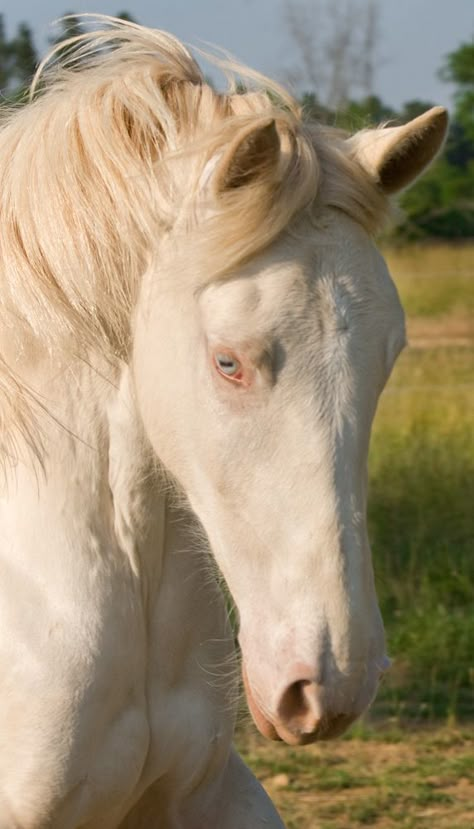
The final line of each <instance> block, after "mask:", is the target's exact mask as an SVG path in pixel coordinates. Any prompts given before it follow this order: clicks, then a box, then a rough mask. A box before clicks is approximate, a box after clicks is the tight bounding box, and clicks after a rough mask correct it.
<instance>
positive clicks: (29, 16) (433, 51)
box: [0, 0, 474, 107]
mask: <svg viewBox="0 0 474 829" xmlns="http://www.w3.org/2000/svg"><path fill="white" fill-rule="evenodd" d="M284 2H285V0H91V2H88V0H71V1H70V2H69V0H40V2H35V3H32V2H31V0H30V1H29V2H28V0H3V2H2V3H1V5H0V11H1V12H2V13H3V15H4V19H5V23H6V28H7V33H8V35H9V36H12V35H13V34H14V30H15V28H16V26H17V24H18V23H19V22H20V21H27V22H28V23H30V25H31V26H32V28H33V31H34V33H35V36H36V39H37V44H38V46H39V47H40V48H42V49H44V46H45V44H46V41H47V36H48V25H49V23H50V22H51V21H52V20H54V19H56V18H58V17H60V16H61V15H62V14H64V13H65V12H67V11H69V10H73V11H75V12H101V13H103V14H116V13H118V12H121V11H124V10H126V11H128V12H130V13H131V14H132V15H133V16H134V17H135V19H137V20H138V22H139V23H143V24H144V25H147V26H153V27H156V28H160V29H165V30H167V31H170V32H172V33H173V34H175V35H177V36H178V37H179V38H180V39H181V40H184V41H185V42H186V43H188V44H189V43H190V44H195V45H196V46H201V47H202V46H203V45H204V44H205V43H206V42H207V43H212V44H215V45H218V46H221V47H223V48H225V49H227V50H229V51H230V52H231V53H232V54H233V55H234V56H235V57H237V58H238V59H239V60H240V61H241V62H243V63H245V64H247V65H249V66H251V67H253V68H254V69H258V70H259V71H261V72H264V73H265V74H267V75H269V76H271V77H273V78H276V79H277V80H280V81H281V80H283V81H284V80H285V77H286V74H287V72H288V70H289V69H290V68H291V66H292V65H294V64H295V61H296V55H295V47H294V46H293V45H292V43H291V40H290V38H289V37H288V33H287V28H286V24H285V20H284V14H283V5H284ZM307 2H311V0H307ZM333 2H334V3H336V2H338V0H333ZM380 12H381V16H380V46H379V56H380V60H379V66H378V70H377V76H376V81H375V92H376V93H377V94H378V95H379V96H380V97H381V98H382V100H383V101H384V102H386V103H387V104H390V105H391V106H393V107H398V106H400V104H401V103H402V102H403V101H407V100H413V99H414V98H419V99H422V100H426V101H432V102H433V103H436V104H443V105H445V106H450V105H451V103H452V99H451V94H452V89H450V87H449V85H447V84H445V83H442V82H441V81H440V80H439V78H438V77H437V74H436V73H437V70H438V69H439V67H440V65H441V63H442V62H443V58H444V56H445V55H446V54H447V53H448V52H451V51H453V50H454V49H456V48H457V47H458V46H459V44H460V43H461V42H466V41H469V40H472V38H473V36H474V0H380Z"/></svg>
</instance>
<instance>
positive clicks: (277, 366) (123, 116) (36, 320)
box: [0, 20, 446, 829]
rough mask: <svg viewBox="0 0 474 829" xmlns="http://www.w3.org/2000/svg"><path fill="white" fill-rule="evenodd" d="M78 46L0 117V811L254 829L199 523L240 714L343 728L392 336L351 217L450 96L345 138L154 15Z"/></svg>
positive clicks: (370, 643)
mask: <svg viewBox="0 0 474 829" xmlns="http://www.w3.org/2000/svg"><path fill="white" fill-rule="evenodd" d="M81 44H82V45H81ZM76 46H78V49H79V52H78V57H76V59H75V62H74V61H71V60H68V58H67V57H66V59H64V58H63V65H62V68H61V67H58V66H57V64H56V65H54V66H53V68H52V69H50V70H48V69H46V70H42V71H41V73H40V87H41V89H40V90H39V94H38V95H37V96H36V98H35V99H34V100H33V101H32V102H31V103H30V104H28V105H27V106H25V107H23V108H20V109H18V110H17V111H15V112H12V113H10V114H9V115H8V116H6V117H5V119H4V124H3V128H2V131H1V133H0V251H1V256H0V286H1V290H0V303H1V308H0V319H1V327H0V348H1V351H0V354H1V364H0V378H1V382H0V389H1V391H2V402H1V413H2V452H3V457H4V489H3V494H2V500H1V507H0V512H1V519H0V527H1V536H0V538H1V543H0V585H1V591H0V625H1V627H0V630H1V646H0V647H1V650H0V664H1V672H0V743H1V747H0V829H79V827H80V829H112V827H113V828H114V829H115V828H116V827H121V829H139V828H140V827H143V828H144V829H257V827H260V826H261V827H263V826H265V827H272V829H277V827H281V826H282V823H281V821H280V818H279V817H278V816H277V814H276V811H275V810H274V807H273V806H272V804H271V803H270V801H269V800H268V798H267V796H266V795H265V793H264V791H263V789H262V788H261V787H260V785H259V784H258V783H257V781H256V780H255V778H254V777H253V775H252V774H251V772H250V771H249V769H247V768H246V766H245V765H244V764H243V762H242V761H241V760H240V758H239V757H238V755H237V754H236V753H235V752H234V750H233V749H232V747H231V743H232V734H233V726H234V713H233V702H232V699H233V692H234V679H233V671H232V664H231V663H232V659H233V650H234V649H233V640H232V635H231V632H230V629H229V625H228V622H227V620H226V610H225V604H224V600H223V598H222V595H221V593H220V590H219V588H218V587H217V584H216V581H215V579H214V578H213V577H212V576H211V575H210V570H209V566H208V563H209V562H208V557H207V543H206V537H207V538H208V539H209V541H210V547H211V549H212V556H213V557H214V558H215V560H216V561H217V564H218V566H219V568H220V570H221V572H222V574H223V576H224V577H225V580H226V582H227V584H228V587H229V590H230V592H231V594H232V596H233V599H234V601H235V603H236V606H237V608H238V611H239V617H240V633H239V640H240V646H241V652H242V665H243V677H244V684H245V689H246V694H247V699H248V703H249V707H250V710H251V712H252V714H253V717H254V719H255V722H256V724H257V726H258V727H259V729H260V730H261V731H262V733H263V734H265V735H267V736H268V737H271V738H274V739H283V740H285V741H286V742H287V743H290V744H302V743H306V742H309V741H312V740H315V739H318V738H326V737H332V736H334V735H336V734H339V733H340V732H341V731H343V729H344V728H345V727H346V726H347V725H348V724H349V723H350V722H352V721H353V720H354V718H356V717H358V716H359V715H360V714H361V712H362V711H364V709H365V708H366V707H367V706H368V704H369V703H370V701H371V699H372V698H373V696H374V693H375V690H376V687H377V682H378V679H379V676H380V674H381V672H383V671H384V669H385V668H386V665H387V658H386V655H385V645H384V634H383V627H382V622H381V619H380V614H379V610H378V606H377V599H376V595H375V590H374V582H373V574H372V565H371V558H370V551H369V544H368V540H367V532H366V519H365V513H366V498H367V484H366V480H367V476H366V461H367V449H368V443H369V433H370V428H371V422H372V418H373V416H374V412H375V408H376V403H377V398H378V396H379V394H380V392H381V390H382V388H383V386H384V383H385V382H386V380H387V377H388V375H389V373H390V370H391V368H392V366H393V363H394V360H395V358H396V357H397V354H398V352H399V351H400V349H401V348H402V347H403V344H404V338H405V334H404V321H403V313H402V309H401V307H400V303H399V300H398V297H397V292H396V290H395V288H394V286H393V284H392V282H391V280H390V277H389V275H388V272H387V269H386V267H385V264H384V262H383V259H382V258H381V256H380V255H379V254H378V253H377V251H376V249H375V247H374V245H373V243H372V239H371V237H372V235H373V233H374V232H375V231H376V230H377V229H379V228H380V226H381V225H382V223H383V220H384V217H385V216H386V214H387V211H388V208H389V198H388V196H390V195H391V194H392V193H395V192H397V191H398V190H400V189H401V188H402V187H404V186H406V185H408V184H409V183H410V182H411V181H412V180H413V179H414V178H415V177H416V176H417V175H419V174H420V173H421V172H422V170H423V169H424V168H425V167H426V165H427V164H428V163H429V162H430V161H431V160H432V158H433V157H434V156H435V154H436V152H437V151H438V149H439V147H440V145H441V143H442V141H443V137H444V134H445V130H446V113H445V111H444V110H443V109H441V108H435V109H432V110H430V111H429V112H427V113H426V114H424V115H422V116H421V117H419V118H417V119H415V120H414V121H412V122H411V123H409V124H407V125H406V126H402V127H393V128H388V129H377V130H367V131H363V132H361V133H358V134H356V135H355V136H353V137H352V138H347V137H346V136H345V135H342V134H340V133H339V132H336V131H334V130H331V129H327V128H323V127H320V126H317V125H315V124H305V123H303V121H302V119H301V117H300V112H299V110H298V107H297V105H296V104H295V102H294V101H293V100H292V99H291V98H289V97H288V96H285V95H284V93H283V92H282V91H281V90H280V89H279V88H278V87H277V86H276V85H275V84H271V83H270V82H269V81H267V80H265V79H260V83H261V86H262V91H254V92H249V93H246V94H239V95H238V94H235V93H233V92H229V93H228V94H219V93H217V92H216V91H214V90H213V89H212V88H211V87H210V86H209V85H207V84H206V83H205V81H204V79H203V77H202V75H201V73H200V70H199V68H198V67H197V65H196V63H195V62H194V60H193V59H192V57H191V56H190V55H189V53H188V52H187V51H186V49H185V48H184V47H183V46H182V45H181V44H180V43H179V42H178V41H176V40H175V39H174V38H173V37H171V36H170V35H166V34H164V33H162V32H158V31H150V30H147V29H143V28H141V27H138V26H135V25H132V24H124V23H120V22H118V21H110V20H109V21H108V22H107V23H104V25H103V31H102V32H97V33H95V34H93V35H87V39H86V40H84V41H79V43H78V44H77V43H76ZM253 77H254V79H255V78H256V77H257V76H253ZM257 80H258V78H257ZM269 93H270V94H269Z"/></svg>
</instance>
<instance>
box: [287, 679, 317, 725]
mask: <svg viewBox="0 0 474 829" xmlns="http://www.w3.org/2000/svg"><path fill="white" fill-rule="evenodd" d="M323 716H324V709H323V689H322V688H321V686H320V685H318V683H317V682H315V681H314V680H311V679H297V680H295V681H294V682H292V683H291V684H290V685H288V686H287V687H286V688H285V690H284V691H283V693H282V694H281V697H280V699H279V701H278V704H277V717H278V722H279V723H281V724H282V726H283V727H284V728H285V729H288V730H289V731H290V732H291V733H293V734H294V735H295V737H296V736H297V735H301V736H302V737H303V736H304V735H308V736H309V735H311V734H314V733H315V732H316V731H317V729H318V726H319V724H320V723H321V721H322V719H323Z"/></svg>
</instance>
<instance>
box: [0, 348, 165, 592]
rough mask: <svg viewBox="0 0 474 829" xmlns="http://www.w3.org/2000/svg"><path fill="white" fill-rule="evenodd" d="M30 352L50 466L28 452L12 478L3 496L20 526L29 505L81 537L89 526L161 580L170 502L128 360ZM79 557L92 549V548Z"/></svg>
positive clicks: (28, 377) (30, 380)
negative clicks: (140, 411) (138, 404)
mask: <svg viewBox="0 0 474 829" xmlns="http://www.w3.org/2000/svg"><path fill="white" fill-rule="evenodd" d="M25 355H26V356H25V359H23V360H22V362H21V364H20V365H19V366H18V362H17V365H16V369H17V374H18V376H19V377H20V379H21V380H22V381H23V382H24V383H25V384H27V385H28V387H29V388H30V389H32V390H33V392H34V394H35V396H36V397H37V398H38V399H39V400H40V401H41V405H42V407H43V408H44V412H43V413H42V414H41V416H40V421H39V423H38V430H39V433H40V436H41V442H42V447H43V452H42V459H41V465H40V464H39V463H38V462H37V461H36V460H35V459H34V458H32V457H31V455H28V453H26V452H25V453H24V455H23V457H22V460H21V461H19V462H18V463H17V464H16V466H15V468H14V469H13V470H12V472H11V474H9V475H8V476H7V479H6V484H5V490H4V492H3V493H2V494H3V496H4V497H3V501H4V508H5V512H6V513H8V515H9V516H11V523H12V528H11V532H12V533H15V532H16V531H15V522H14V516H15V514H16V513H17V512H18V514H19V515H21V514H25V511H26V510H28V509H29V510H30V515H31V520H32V521H33V522H34V521H35V520H36V519H37V520H38V522H39V523H42V524H45V523H49V526H53V527H56V528H57V529H58V532H59V533H60V532H62V527H63V525H66V524H67V523H68V522H70V523H71V525H74V526H76V527H77V535H78V536H80V533H81V526H80V525H81V523H82V526H83V527H86V526H87V528H88V532H90V534H91V535H92V536H94V538H96V539H97V540H98V545H97V554H98V555H99V556H100V555H102V554H103V555H105V556H107V555H109V552H108V550H110V549H111V548H112V547H115V546H118V547H119V549H120V552H121V555H122V557H123V556H125V558H126V559H127V567H130V568H131V570H132V571H133V572H134V573H135V574H138V572H139V570H141V569H142V568H143V567H146V568H147V570H149V574H150V577H151V578H152V580H153V582H156V581H157V580H158V579H159V573H160V567H161V559H162V554H163V549H164V526H165V521H164V513H165V509H166V499H165V498H164V497H163V495H162V490H161V492H160V486H159V484H160V478H161V476H160V473H159V472H158V468H157V464H156V462H155V461H154V459H153V454H152V452H151V449H150V448H149V446H148V444H147V441H146V438H145V436H144V434H143V430H142V427H141V423H140V419H139V416H138V414H137V411H136V408H135V404H134V399H133V391H132V384H131V380H130V371H129V368H128V366H127V365H126V364H125V363H123V362H121V361H116V362H115V363H114V364H112V363H111V362H110V361H108V360H107V361H106V360H104V359H103V358H101V357H100V355H98V354H91V355H90V356H89V358H87V359H83V358H77V357H76V358H69V357H68V358H66V357H63V356H61V355H56V356H54V355H53V356H51V355H46V354H43V355H41V357H39V358H38V356H37V357H36V359H30V357H31V349H29V348H28V347H25ZM28 355H29V356H28ZM2 511H3V510H2ZM111 539H112V542H113V543H112V544H111V543H110V540H111ZM19 543H22V542H19ZM78 543H80V542H78ZM73 547H74V544H72V545H71V555H73V554H74V552H73ZM77 554H78V555H84V556H86V557H87V556H88V555H92V553H90V551H89V552H87V551H86V550H85V549H80V550H77ZM113 554H114V555H115V553H113ZM110 555H112V553H110ZM51 556H54V550H53V549H52V548H51Z"/></svg>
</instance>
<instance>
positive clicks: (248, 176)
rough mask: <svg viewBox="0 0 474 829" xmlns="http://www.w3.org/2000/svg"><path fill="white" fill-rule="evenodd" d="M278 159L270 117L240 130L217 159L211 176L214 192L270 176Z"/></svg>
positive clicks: (277, 148)
mask: <svg viewBox="0 0 474 829" xmlns="http://www.w3.org/2000/svg"><path fill="white" fill-rule="evenodd" d="M279 158H280V136H279V134H278V130H277V127H276V124H275V121H274V120H273V118H270V119H268V120H267V121H265V122H264V123H263V124H262V123H261V124H259V125H258V126H255V124H251V125H249V126H247V127H244V128H243V129H241V130H240V131H239V132H238V133H237V135H236V136H235V138H234V139H233V141H231V143H230V145H229V147H227V149H226V151H225V152H224V154H223V155H222V156H221V158H220V159H219V162H218V164H217V168H216V170H215V173H214V177H213V187H214V192H215V193H216V194H219V193H223V192H225V191H228V190H232V189H235V188H236V187H243V186H244V185H246V184H250V183H252V182H254V181H256V180H257V179H262V178H264V177H265V176H269V175H272V173H273V172H274V171H275V170H276V168H277V166H278V161H279Z"/></svg>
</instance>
